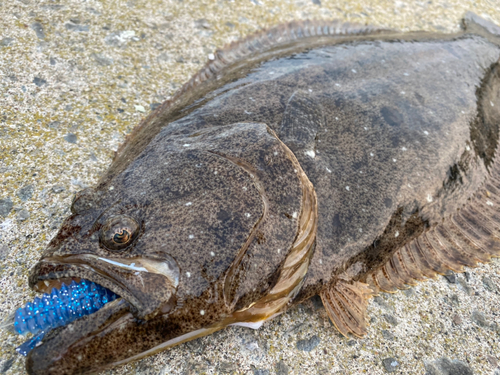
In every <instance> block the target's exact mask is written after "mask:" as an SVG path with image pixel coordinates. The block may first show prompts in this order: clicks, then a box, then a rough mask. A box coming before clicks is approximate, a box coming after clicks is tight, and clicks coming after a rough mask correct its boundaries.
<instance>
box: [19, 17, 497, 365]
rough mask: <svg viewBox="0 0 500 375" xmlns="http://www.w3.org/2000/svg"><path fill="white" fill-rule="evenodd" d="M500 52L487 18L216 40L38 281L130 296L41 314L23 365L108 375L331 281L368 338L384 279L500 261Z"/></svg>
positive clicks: (124, 155)
mask: <svg viewBox="0 0 500 375" xmlns="http://www.w3.org/2000/svg"><path fill="white" fill-rule="evenodd" d="M499 58H500V28H499V27H497V26H495V25H493V24H491V23H488V22H487V21H485V20H483V19H481V18H479V17H477V16H475V15H474V14H472V13H468V14H467V16H466V17H465V19H464V30H463V31H462V32H460V33H457V34H436V33H422V32H419V33H400V32H396V31H392V30H384V29H378V28H375V27H366V26H360V25H355V24H345V23H340V22H320V21H315V22H292V23H289V24H286V25H281V26H278V27H275V28H273V29H270V30H267V31H264V32H260V33H258V34H256V35H254V36H251V37H249V38H247V39H245V40H243V41H241V42H239V43H236V44H233V45H230V46H229V47H227V48H226V49H224V50H221V51H218V52H217V53H216V54H215V58H214V60H212V61H209V62H208V63H207V65H206V66H205V67H204V68H203V69H202V70H201V71H200V72H198V73H197V74H196V75H195V76H194V77H193V78H192V79H191V80H190V81H189V82H188V83H187V84H185V85H184V86H183V88H182V89H181V90H180V91H179V92H178V93H177V94H176V95H175V97H174V98H173V99H172V100H171V101H167V102H165V103H164V104H163V105H162V106H161V107H159V108H158V109H157V110H156V111H155V112H154V113H152V114H151V115H150V116H149V117H147V118H146V119H145V120H144V121H143V122H142V123H141V124H140V125H139V126H138V127H136V128H135V129H134V130H133V132H132V134H131V135H130V136H129V137H128V139H127V141H126V142H125V143H124V144H123V145H122V147H121V148H120V149H119V150H118V152H117V155H116V157H115V159H114V161H113V163H112V165H111V166H110V168H109V170H108V171H107V172H106V173H105V174H104V175H103V177H102V178H101V180H100V182H99V183H98V185H97V186H96V187H95V188H89V189H85V190H83V191H81V192H80V193H78V194H77V195H76V197H75V199H74V201H73V204H72V207H71V210H72V215H71V216H70V217H68V218H67V219H66V220H65V222H64V223H63V224H62V227H61V229H60V231H59V232H58V234H57V235H56V236H55V237H54V238H53V239H52V241H51V242H50V244H49V245H48V247H47V249H46V250H45V252H44V253H43V255H42V258H41V260H40V261H39V262H38V263H37V264H36V266H35V267H34V268H33V269H32V271H31V274H30V277H29V284H30V286H31V287H32V288H34V289H35V290H37V291H40V292H50V291H51V290H52V288H53V287H55V288H56V289H55V290H56V292H54V293H56V294H57V293H59V292H57V290H58V288H60V287H61V285H62V283H66V284H70V282H71V281H76V282H79V283H82V280H83V281H85V280H86V281H88V283H94V284H92V285H98V286H99V288H101V289H100V290H102V291H104V292H103V293H106V292H105V290H108V291H112V292H113V293H114V294H113V296H115V297H116V296H118V298H116V299H114V301H111V302H108V303H106V304H105V305H104V306H101V305H99V306H98V307H96V306H97V305H95V304H94V305H92V306H93V308H94V310H92V313H91V314H90V311H89V313H88V314H83V316H82V317H80V318H79V319H76V320H73V321H72V322H71V323H69V324H67V325H63V326H59V327H57V328H53V327H49V323H47V321H46V320H43V319H42V318H43V317H41V318H40V319H39V321H40V322H39V323H37V324H39V328H40V329H42V328H44V327H45V328H46V327H49V328H52V329H50V330H48V329H47V330H48V333H46V334H45V336H44V337H40V339H39V340H38V341H37V344H36V347H35V348H34V349H32V350H31V351H30V352H29V354H28V356H27V361H26V366H27V370H28V372H29V373H30V374H53V375H56V374H61V375H62V374H86V373H93V372H98V371H101V370H103V369H106V368H110V367H112V366H117V365H120V364H123V363H127V362H129V361H134V360H136V359H139V358H142V357H144V356H148V355H151V354H153V353H156V352H159V351H161V350H165V349H167V348H169V347H172V346H174V345H177V344H180V343H182V342H185V341H188V340H192V339H194V338H196V337H200V336H204V335H207V334H210V333H212V332H214V331H217V330H219V329H222V328H224V327H226V326H228V325H232V324H236V325H243V326H249V327H253V328H258V327H259V326H260V325H261V324H262V323H263V322H264V321H265V320H267V319H270V318H272V317H274V316H276V315H277V314H281V313H283V312H284V311H285V310H286V309H287V308H289V307H290V306H293V305H294V304H297V303H300V302H301V301H304V300H305V299H307V298H310V297H312V296H314V295H317V294H319V295H320V296H321V299H322V301H323V304H324V306H325V308H326V311H327V313H328V315H329V317H330V319H331V321H332V322H333V323H334V324H335V326H336V327H337V328H338V330H339V331H340V333H342V334H343V335H345V336H348V335H354V336H356V337H362V336H363V335H365V334H366V332H367V317H366V307H367V304H368V301H369V299H370V298H371V296H372V295H374V294H375V293H379V292H393V291H396V290H397V289H402V288H405V287H407V286H408V285H414V284H415V283H417V282H418V281H420V280H423V279H425V278H432V277H434V276H435V275H437V274H443V273H445V272H447V271H448V270H454V271H460V270H462V269H463V267H464V266H476V265H477V264H478V263H479V262H488V261H489V260H490V259H491V258H492V257H494V256H500V165H499V163H498V161H497V159H498V155H497V153H498V152H499V151H498V149H497V146H498V139H499V125H500V67H499ZM83 284H84V285H87V284H85V282H83ZM73 285H82V284H73ZM74 288H76V286H75V287H74ZM86 290H87V289H85V290H84V291H83V292H82V293H83V295H84V294H86V293H87V291H86ZM89 293H90V292H89ZM115 297H113V298H115ZM82 298H83V297H82ZM76 302H77V303H79V300H78V301H76ZM97 308H99V309H98V310H97V311H95V310H96V309H97ZM47 311H48V310H47ZM94 311H95V312H94ZM20 319H24V320H22V321H21V323H20V322H19V321H17V323H16V324H26V322H31V321H30V320H29V319H35V317H33V316H29V317H24V318H22V317H21V318H20ZM34 321H35V320H33V322H34ZM33 324H34V323H33ZM33 324H32V325H33ZM103 347H107V348H110V347H111V348H113V347H114V348H117V350H106V351H104V350H102V348H103ZM118 348H119V350H118Z"/></svg>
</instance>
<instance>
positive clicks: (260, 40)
mask: <svg viewBox="0 0 500 375" xmlns="http://www.w3.org/2000/svg"><path fill="white" fill-rule="evenodd" d="M389 32H394V30H390V29H385V28H380V27H375V26H369V25H362V24H358V23H349V22H341V21H338V20H336V21H323V20H314V21H310V20H305V21H292V22H288V23H285V24H281V25H278V26H275V27H272V28H270V29H266V30H263V31H258V32H256V33H255V34H252V35H250V36H248V37H246V38H244V39H242V40H240V41H237V42H233V43H231V44H229V45H227V46H226V47H224V48H222V49H220V50H217V51H216V52H215V53H214V54H213V59H212V60H209V61H208V62H207V63H206V64H205V66H204V67H203V68H201V69H200V70H199V71H198V72H197V73H195V74H194V75H193V77H191V79H190V80H189V81H188V82H186V83H185V84H184V85H183V86H182V87H181V88H180V89H179V90H178V91H177V92H176V93H175V95H174V96H173V98H172V99H170V100H167V101H165V102H163V103H162V105H161V106H159V107H158V108H157V109H156V110H155V111H153V112H152V113H151V114H150V115H149V116H148V117H146V118H145V119H144V120H143V121H141V123H139V124H138V125H137V126H136V127H135V128H134V129H133V130H132V132H131V133H130V134H129V135H128V136H127V138H126V140H125V142H124V143H123V144H122V145H121V146H120V147H119V149H118V151H117V153H116V154H115V159H116V158H117V157H119V156H120V155H121V154H122V153H123V151H124V150H125V149H126V147H127V145H128V144H129V142H130V141H131V140H132V139H134V137H135V136H136V135H137V134H138V133H139V131H140V130H141V129H143V128H145V127H146V126H147V125H148V124H149V123H151V122H152V121H153V120H155V119H157V118H158V117H163V115H164V114H165V113H168V112H171V111H172V110H174V109H175V107H176V104H178V103H183V102H184V98H185V97H186V96H188V95H189V93H191V92H192V91H193V89H194V88H197V87H199V86H200V85H201V84H202V83H204V82H207V81H210V80H215V79H216V78H217V77H220V76H221V74H223V73H226V71H227V70H230V69H231V67H236V66H238V64H239V63H241V62H243V61H250V60H251V58H252V57H253V56H255V57H256V58H257V59H261V58H262V57H265V56H266V52H270V51H274V50H276V49H278V48H281V47H286V46H287V45H291V44H293V43H295V42H298V41H304V42H305V41H310V40H311V39H312V38H315V40H316V41H317V42H321V40H320V38H321V37H323V38H329V39H338V40H339V41H342V40H346V39H353V38H355V37H357V36H359V37H362V36H367V35H372V34H373V35H376V34H380V33H389ZM323 43H326V40H325V39H323ZM317 44H318V43H311V44H310V46H309V45H308V47H311V48H312V47H314V46H315V45H317Z"/></svg>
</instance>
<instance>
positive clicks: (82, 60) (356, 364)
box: [0, 0, 500, 375]
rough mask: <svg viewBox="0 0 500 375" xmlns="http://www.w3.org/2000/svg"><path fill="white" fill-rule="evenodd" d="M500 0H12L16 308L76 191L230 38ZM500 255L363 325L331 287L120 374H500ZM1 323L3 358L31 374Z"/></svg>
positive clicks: (1, 257)
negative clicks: (350, 330) (355, 334)
mask: <svg viewBox="0 0 500 375" xmlns="http://www.w3.org/2000/svg"><path fill="white" fill-rule="evenodd" d="M467 10H472V11H474V12H475V13H477V14H480V15H483V16H484V17H486V18H488V19H490V20H492V21H494V22H496V23H497V24H500V2H499V1H498V0H489V1H488V0H477V1H472V0H467V1H464V0H430V1H411V2H406V1H396V0H393V1H391V0H373V1H368V0H365V1H363V0H355V1H349V0H337V1H326V0H303V1H294V0H289V1H268V0H244V1H243V0H242V1H223V0H219V1H208V0H205V1H200V0H184V1H177V0H164V1H160V0H147V1H146V0H128V1H126V0H121V1H120V0H118V1H109V0H108V1H97V0H87V1H85V0H80V1H77V0H62V1H50V0H46V1H35V0H0V290H1V291H2V293H1V296H0V319H3V318H4V317H5V316H6V315H7V314H8V313H9V312H10V311H12V310H13V309H14V308H15V307H17V306H19V305H21V304H24V303H25V302H27V301H28V300H31V299H32V298H33V297H34V293H33V292H32V291H30V290H29V289H28V286H27V281H26V276H27V273H28V270H29V269H30V267H32V266H33V265H34V264H35V262H36V261H37V259H38V257H39V254H40V252H41V251H42V249H43V248H44V246H45V245H46V244H47V243H48V241H49V240H50V238H51V237H52V236H53V235H54V234H55V233H56V230H57V228H58V226H59V224H60V223H61V221H62V219H63V218H64V217H65V216H66V215H67V214H68V211H69V204H70V201H71V198H72V196H73V194H74V192H76V191H78V190H80V189H81V188H82V187H84V186H88V185H92V184H94V183H95V182H96V180H97V178H98V176H99V174H100V173H102V172H103V171H104V170H105V169H106V168H107V166H108V165H109V163H110V161H111V158H112V156H113V150H116V149H117V147H118V145H119V144H120V143H121V142H122V141H123V139H124V136H125V135H126V134H127V133H128V132H130V130H131V129H132V128H133V126H134V125H136V124H137V123H138V122H139V120H140V119H141V118H143V117H144V116H145V115H146V114H147V113H148V112H149V111H150V108H151V107H154V106H155V105H156V104H155V103H160V102H162V101H163V100H165V99H166V98H168V97H169V96H171V95H172V94H173V93H174V92H175V90H176V89H177V88H179V86H180V85H182V83H183V82H185V81H186V80H188V79H189V77H190V76H191V75H192V74H193V73H194V72H195V71H196V70H197V69H199V68H200V67H201V66H202V65H203V64H204V62H205V61H206V60H207V56H208V54H209V53H211V52H213V51H214V49H215V48H217V47H221V46H223V45H224V44H226V43H229V42H231V41H233V40H237V39H238V38H240V37H243V36H245V35H247V34H248V33H250V32H253V31H255V30H258V29H260V28H264V27H266V26H269V25H274V24H277V23H279V22H283V21H287V20H292V19H304V18H324V19H334V18H339V19H342V20H349V21H356V22H362V23H372V24H376V25H381V26H386V27H392V28H399V29H402V30H438V31H443V32H452V31H456V30H457V29H458V27H459V22H460V19H461V17H462V15H463V14H464V13H465V12H466V11H467ZM499 306H500V261H498V260H497V261H495V262H493V263H492V264H489V265H484V266H481V267H480V268H477V269H474V270H468V273H466V274H460V275H450V276H448V277H447V278H444V277H439V278H438V280H436V281H432V282H426V283H423V284H421V285H419V286H417V287H415V288H413V289H410V290H409V291H405V292H399V293H396V294H394V295H387V294H385V295H382V296H380V297H378V298H376V299H375V300H374V301H373V302H372V303H371V305H370V308H369V314H370V317H371V318H372V324H371V328H370V333H369V335H368V336H367V337H366V338H364V339H362V340H354V339H351V340H348V339H345V338H343V337H340V336H339V334H338V333H337V332H336V330H335V329H334V328H333V327H332V325H331V324H330V322H329V321H328V318H327V316H326V313H325V310H324V308H323V307H322V306H321V303H320V302H319V301H318V300H317V299H316V300H314V299H313V300H311V301H308V302H307V303H305V304H303V305H300V306H298V307H296V308H294V309H292V310H291V311H289V312H288V313H286V314H284V315H282V316H281V317H279V318H277V319H275V320H274V321H272V322H269V323H266V324H265V325H264V327H262V328H261V329H260V330H258V331H252V330H250V329H246V328H241V327H232V328H228V329H226V330H223V331H221V332H218V333H216V334H214V335H211V336H208V337H205V338H202V339H198V340H195V341H193V342H190V343H187V344H184V345H181V346H179V347H177V348H174V349H172V350H169V351H166V352H163V353H161V354H159V355H156V356H153V357H150V358H147V359H145V360H142V361H139V362H136V363H133V364H129V365H126V366H122V367H120V368H117V369H114V370H111V371H106V372H105V373H106V374H204V373H207V374H231V373H236V374H259V375H264V374H280V375H283V374H361V373H363V374H384V373H386V372H393V373H394V374H424V373H427V374H471V373H474V374H500V367H499V362H500V328H499V326H500V307H499ZM22 341H23V339H22V338H19V337H16V336H14V335H11V334H8V333H5V332H1V333H0V373H2V374H3V373H5V374H25V371H24V358H22V357H20V356H18V355H17V354H16V353H15V351H14V349H15V347H16V346H17V345H19V344H20V343H21V342H22Z"/></svg>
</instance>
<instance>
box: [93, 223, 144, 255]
mask: <svg viewBox="0 0 500 375" xmlns="http://www.w3.org/2000/svg"><path fill="white" fill-rule="evenodd" d="M138 234H139V224H138V223H137V221H135V220H134V219H133V218H131V217H130V216H126V215H120V216H113V217H110V218H109V219H108V220H106V222H105V223H104V226H103V227H102V229H101V236H100V239H101V244H102V245H103V246H104V247H105V248H106V249H108V250H111V251H121V250H125V249H126V248H127V247H129V246H130V245H131V244H132V243H133V242H134V240H135V239H136V238H137V235H138Z"/></svg>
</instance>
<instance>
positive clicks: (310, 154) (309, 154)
mask: <svg viewBox="0 0 500 375" xmlns="http://www.w3.org/2000/svg"><path fill="white" fill-rule="evenodd" d="M304 154H306V155H307V156H310V157H311V158H313V159H314V158H315V157H316V153H315V152H314V151H313V150H309V151H305V152H304Z"/></svg>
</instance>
